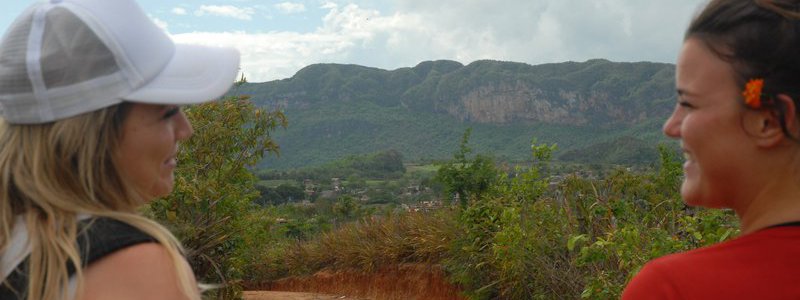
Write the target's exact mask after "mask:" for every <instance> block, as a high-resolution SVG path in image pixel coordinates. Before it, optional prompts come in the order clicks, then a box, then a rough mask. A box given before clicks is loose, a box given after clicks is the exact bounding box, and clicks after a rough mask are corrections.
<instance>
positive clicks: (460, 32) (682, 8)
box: [175, 0, 704, 82]
mask: <svg viewBox="0 0 800 300" xmlns="http://www.w3.org/2000/svg"><path fill="white" fill-rule="evenodd" d="M456 1H457V0H442V1H418V0H397V1H396V2H394V3H395V4H396V8H397V10H396V11H394V12H392V13H391V14H381V12H379V11H377V10H372V9H365V8H363V7H361V6H358V5H356V4H353V3H350V4H337V3H336V2H335V1H334V0H331V1H327V2H323V3H322V4H321V8H322V9H325V10H327V11H328V13H327V14H326V15H325V16H324V18H323V20H322V25H320V26H319V27H318V28H317V29H316V30H315V31H314V32H310V33H297V32H268V33H260V34H253V33H245V32H229V33H202V32H196V33H186V34H180V35H176V36H175V39H176V40H178V41H182V42H191V43H201V44H211V43H213V44H214V45H225V46H233V47H236V48H238V49H239V50H240V52H241V53H242V70H243V71H244V72H245V73H246V74H247V76H248V79H250V81H253V82H258V81H267V80H273V79H280V78H287V77H290V76H292V75H294V73H296V72H297V71H298V70H299V69H300V68H302V67H305V66H307V65H309V64H314V63H329V62H332V63H356V64H361V65H366V66H372V67H379V68H385V69H395V68H399V67H409V66H414V65H416V64H418V63H419V62H421V61H424V60H436V59H452V60H457V61H460V62H462V63H465V64H467V63H470V62H472V61H475V60H479V59H496V60H507V61H518V62H525V63H530V64H541V63H549V62H562V61H568V60H572V61H584V60H587V59H592V58H606V59H610V60H612V61H659V62H674V59H675V57H676V56H677V52H678V49H679V47H680V44H681V40H682V33H683V31H684V29H685V27H686V25H687V24H688V22H689V19H690V18H691V16H692V15H693V12H694V11H695V9H696V8H697V7H698V5H699V4H701V2H702V1H704V0H654V1H639V0H593V1H587V0H537V1H530V0H496V1H491V2H490V1H458V2H456ZM456 3H457V5H454V4H456ZM250 15H252V13H250Z"/></svg>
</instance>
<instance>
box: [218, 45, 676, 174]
mask: <svg viewBox="0 0 800 300" xmlns="http://www.w3.org/2000/svg"><path fill="white" fill-rule="evenodd" d="M673 77H674V66H673V65H669V64H660V63H648V62H641V63H615V62H610V61H607V60H590V61H587V62H581V63H579V62H566V63H557V64H544V65H536V66H532V65H528V64H523V63H513V62H501V61H488V60H486V61H477V62H474V63H471V64H469V65H466V66H464V65H462V64H460V63H458V62H454V61H428V62H423V63H420V64H419V65H417V66H415V67H413V68H401V69H397V70H391V71H388V70H381V69H376V68H369V67H363V66H357V65H338V64H317V65H311V66H308V67H306V68H304V69H302V70H300V71H299V72H297V74H296V75H295V76H293V77H291V78H288V79H284V80H277V81H271V82H265V83H247V84H244V85H241V86H240V87H238V88H236V89H235V90H233V91H232V93H234V94H240V95H250V96H252V99H253V100H254V101H255V103H256V104H257V105H259V106H262V107H266V108H269V109H276V108H277V109H281V110H283V111H284V112H285V114H286V116H287V118H288V119H289V127H288V129H287V130H285V131H278V132H276V134H275V140H276V142H277V143H279V144H280V145H281V156H280V158H276V157H274V156H273V157H269V158H267V159H266V160H265V161H264V163H263V165H265V166H267V167H269V168H286V167H301V166H309V165H319V164H323V163H326V162H329V161H333V160H336V159H340V158H343V157H345V156H347V155H353V154H365V153H374V152H376V151H383V150H390V149H392V150H397V151H399V152H400V153H402V155H403V156H404V157H405V158H406V160H408V161H418V160H423V159H441V158H446V157H448V156H449V154H450V151H451V149H453V148H455V146H456V145H455V141H457V140H458V137H459V136H460V135H461V134H462V133H463V132H464V131H465V130H466V129H467V128H472V129H473V138H474V141H475V144H476V146H475V149H476V151H478V152H485V153H490V152H491V153H492V154H493V155H495V156H497V158H499V159H502V160H521V159H525V158H526V157H527V153H528V151H529V149H528V148H529V145H530V141H531V139H532V138H534V137H535V138H537V139H538V140H539V141H542V142H547V143H557V144H558V145H559V152H558V153H556V154H555V157H556V159H557V160H565V161H592V162H595V163H622V164H636V163H647V162H650V161H653V160H654V159H656V151H655V149H654V148H653V146H652V145H655V144H656V142H658V141H660V140H663V137H662V136H661V134H660V132H659V128H660V124H661V123H662V122H663V120H664V119H665V118H666V117H667V116H668V114H669V112H670V109H671V107H672V106H673V103H674V83H673ZM620 147H623V148H624V149H620Z"/></svg>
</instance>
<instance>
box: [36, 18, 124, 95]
mask: <svg viewBox="0 0 800 300" xmlns="http://www.w3.org/2000/svg"><path fill="white" fill-rule="evenodd" d="M45 24H46V25H45V29H44V37H43V39H42V49H41V51H42V52H41V61H40V63H41V66H42V77H43V79H44V83H45V86H47V88H48V89H50V88H54V87H60V86H67V85H72V84H76V83H81V82H85V81H89V80H91V79H95V78H99V77H102V76H106V75H110V74H113V73H114V72H117V71H119V67H118V66H117V63H116V61H115V60H114V55H113V54H112V53H111V51H110V50H109V49H108V47H106V45H105V44H104V43H103V42H101V41H100V38H98V37H97V35H96V34H95V33H94V31H92V30H91V29H89V27H88V26H86V23H84V22H83V21H81V20H80V19H79V18H78V17H77V16H76V15H75V14H73V13H72V12H70V11H68V10H66V9H63V8H55V9H53V10H51V11H49V12H48V13H47V16H46V21H45Z"/></svg>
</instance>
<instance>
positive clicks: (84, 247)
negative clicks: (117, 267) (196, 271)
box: [0, 218, 156, 299]
mask: <svg viewBox="0 0 800 300" xmlns="http://www.w3.org/2000/svg"><path fill="white" fill-rule="evenodd" d="M155 241H156V240H155V239H154V238H153V237H152V236H150V235H148V234H146V233H144V232H142V231H141V230H139V229H137V228H136V227H133V226H131V225H129V224H127V223H124V222H121V221H118V220H115V219H110V218H90V219H87V220H84V221H81V222H80V223H79V224H78V239H77V243H78V249H79V250H80V253H81V262H82V264H83V265H84V266H87V265H89V264H91V263H92V262H95V261H97V260H99V259H100V258H103V257H104V256H107V255H109V254H111V253H113V252H114V251H117V250H120V249H123V248H125V247H130V246H133V245H136V244H141V243H149V242H155ZM68 272H69V274H70V276H71V275H72V274H74V273H75V268H74V267H73V266H72V265H69V266H68ZM27 287H28V259H27V258H26V259H25V261H23V262H22V263H21V264H19V265H18V266H17V268H16V269H14V271H13V272H12V273H11V275H9V276H8V277H7V278H6V280H5V282H3V284H2V285H0V299H24V298H25V297H24V294H25V292H26V291H27ZM14 291H17V293H15V292H14Z"/></svg>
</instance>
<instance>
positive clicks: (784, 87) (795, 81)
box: [684, 0, 800, 140]
mask: <svg viewBox="0 0 800 300" xmlns="http://www.w3.org/2000/svg"><path fill="white" fill-rule="evenodd" d="M690 38H692V39H697V40H700V41H702V42H703V43H705V44H706V46H708V47H709V49H711V51H712V52H714V53H715V54H716V55H717V56H719V57H720V58H721V59H723V60H725V61H727V62H729V63H731V64H732V65H733V69H734V73H735V74H734V75H735V79H736V81H737V83H738V84H739V85H740V86H741V87H742V88H744V85H745V83H746V82H747V81H748V80H749V79H753V78H763V79H764V94H766V96H765V97H766V98H768V99H767V101H764V104H763V109H771V110H773V111H774V112H775V113H776V115H777V116H779V119H780V122H781V124H780V125H781V128H782V129H783V132H784V133H785V134H786V135H787V136H789V137H791V138H793V139H795V140H797V138H796V137H794V136H792V135H791V134H790V133H789V131H788V129H787V126H786V118H785V115H786V114H788V113H791V114H796V113H797V111H796V110H795V111H791V112H789V111H787V109H786V107H785V106H784V105H782V104H781V102H780V101H770V100H769V98H774V97H775V96H777V95H778V94H785V95H787V96H789V97H791V98H792V100H793V101H794V103H795V107H796V108H797V107H798V106H800V0H712V1H711V2H709V3H708V5H707V6H706V7H705V8H704V9H703V11H702V12H700V14H699V15H698V16H697V17H695V19H694V20H693V21H692V23H691V25H689V29H687V30H686V35H685V37H684V39H690ZM742 103H744V102H742Z"/></svg>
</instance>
